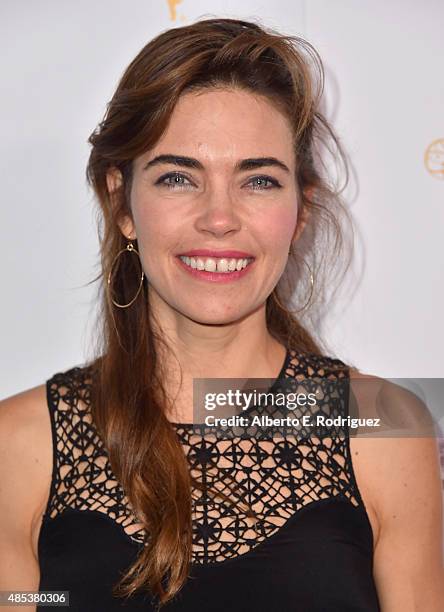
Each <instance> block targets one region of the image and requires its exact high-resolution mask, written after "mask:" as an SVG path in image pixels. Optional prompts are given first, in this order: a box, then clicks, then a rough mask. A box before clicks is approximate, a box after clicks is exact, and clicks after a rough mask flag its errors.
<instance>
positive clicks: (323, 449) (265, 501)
mask: <svg viewBox="0 0 444 612" xmlns="http://www.w3.org/2000/svg"><path fill="white" fill-rule="evenodd" d="M341 365H342V366H343V367H342V368H341V367H338V366H341ZM279 378H280V379H285V380H286V381H287V382H288V381H293V382H294V384H295V385H297V384H298V381H301V380H302V379H303V380H305V381H310V380H312V381H314V382H316V381H317V380H320V379H322V380H323V381H324V382H325V381H331V385H330V386H329V385H328V384H327V385H325V384H324V386H323V397H322V398H321V399H320V400H318V405H317V409H319V410H320V411H322V412H324V413H325V414H329V415H334V414H342V415H344V416H346V415H347V410H348V406H347V404H348V402H347V399H348V398H347V385H346V384H345V385H339V384H337V383H338V382H340V381H341V380H343V381H346V380H347V378H348V370H347V368H346V366H344V364H343V363H342V362H341V361H339V360H337V359H333V358H330V357H320V356H315V355H307V354H304V355H302V354H298V353H297V352H296V351H294V350H289V351H287V355H286V359H285V362H284V364H283V367H282V370H281V374H280V375H279ZM276 382H279V381H276ZM90 384H91V383H90V379H89V376H88V368H86V367H74V368H71V369H69V370H67V371H65V372H59V373H57V374H54V376H52V378H50V379H49V380H48V381H47V390H48V404H49V408H50V413H51V423H52V432H53V440H54V465H53V477H52V483H51V491H50V495H49V499H48V505H47V508H46V511H45V514H44V517H43V521H44V522H45V521H52V520H54V519H55V518H56V517H59V516H60V515H62V514H63V513H64V512H65V511H66V510H67V509H71V510H75V511H77V512H78V511H80V512H88V511H94V512H98V513H101V514H103V515H104V516H105V517H106V518H107V519H111V521H113V522H114V523H115V525H118V526H119V528H120V529H121V530H123V532H124V534H125V536H126V537H127V538H130V539H131V540H132V541H134V542H136V543H138V544H141V543H143V542H144V541H146V537H147V536H146V534H145V533H144V530H143V528H142V526H141V525H140V524H139V523H138V522H137V521H136V519H135V517H134V514H133V512H132V509H131V507H130V504H129V502H128V500H127V498H126V497H125V493H124V491H123V490H122V488H121V486H120V484H119V482H117V480H116V478H115V476H114V474H113V473H112V470H111V467H110V462H109V460H108V455H107V452H106V449H105V447H104V444H103V443H102V440H101V438H100V436H99V435H98V433H97V431H96V429H95V427H94V424H93V421H92V417H91V406H90V389H91V387H90ZM275 410H276V408H275ZM172 427H174V428H175V429H176V432H177V435H178V436H179V439H180V441H181V443H182V445H183V449H184V452H185V454H186V456H187V458H188V461H189V465H190V469H191V471H192V474H193V476H194V477H195V478H197V479H198V480H199V481H200V482H201V483H202V485H203V491H200V490H193V492H192V510H193V563H194V564H196V565H199V564H213V563H220V562H224V561H227V560H229V559H233V558H236V557H239V556H241V555H245V554H246V553H248V552H249V551H251V550H253V549H254V548H255V547H258V546H260V544H261V543H262V542H264V541H265V540H267V539H270V538H272V537H273V536H274V534H276V533H277V532H278V531H279V529H280V528H281V527H282V526H283V525H285V524H286V523H287V522H288V521H289V520H290V519H291V518H292V517H294V516H295V515H296V514H297V513H298V512H299V511H300V510H301V509H302V508H304V507H307V506H309V505H310V504H313V502H318V501H320V500H327V499H330V498H336V499H341V500H343V501H345V502H346V503H348V504H351V505H352V506H354V507H357V506H363V503H362V499H361V497H360V494H359V491H358V488H357V485H356V481H355V478H354V474H353V466H352V462H351V456H350V447H349V440H348V436H347V435H344V431H343V429H342V428H340V429H338V430H337V431H335V430H334V429H330V430H329V431H330V435H329V436H325V437H322V436H313V435H310V434H309V433H307V435H305V436H304V435H303V432H302V433H301V432H298V433H297V434H296V433H295V432H294V431H291V430H289V431H288V433H287V434H286V435H282V436H280V437H279V436H278V437H275V438H270V437H269V438H268V439H267V437H266V436H265V437H262V438H261V436H258V437H251V436H250V437H233V435H231V436H227V437H226V438H224V437H223V436H222V437H221V436H216V435H215V433H214V431H213V432H211V431H206V430H205V428H204V427H203V428H201V429H200V428H199V426H193V425H189V424H172ZM233 479H234V480H235V482H236V487H237V491H236V492H237V495H238V498H239V500H243V501H246V502H248V504H249V505H250V506H251V507H252V509H253V511H254V512H255V514H256V516H257V517H258V518H259V520H258V521H253V520H252V519H251V518H250V517H248V516H247V514H246V512H245V511H243V510H242V504H241V503H234V504H232V503H228V502H227V501H224V500H223V499H222V498H218V499H215V498H214V495H213V494H210V492H209V490H210V489H213V490H214V489H216V490H220V491H222V492H224V493H226V494H227V495H231V492H232V482H233Z"/></svg>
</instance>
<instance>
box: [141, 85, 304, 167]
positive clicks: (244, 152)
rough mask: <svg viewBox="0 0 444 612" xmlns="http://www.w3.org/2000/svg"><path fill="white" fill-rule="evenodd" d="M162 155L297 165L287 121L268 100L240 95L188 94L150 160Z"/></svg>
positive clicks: (226, 92)
mask: <svg viewBox="0 0 444 612" xmlns="http://www.w3.org/2000/svg"><path fill="white" fill-rule="evenodd" d="M164 150H166V151H170V150H172V151H174V152H175V153H183V154H191V153H193V154H194V155H195V156H196V157H201V158H207V161H208V162H211V159H212V158H213V159H214V160H215V161H216V160H217V161H218V162H223V161H224V160H225V161H226V162H227V163H233V162H235V161H237V159H239V158H242V157H258V156H262V155H263V156H275V157H279V158H284V159H285V161H286V162H287V164H288V165H291V164H292V163H293V155H294V151H293V133H292V129H291V125H290V122H289V120H288V119H287V117H285V116H284V115H283V113H281V112H280V111H279V110H278V109H277V108H276V107H275V106H274V105H273V104H272V103H271V102H270V101H269V100H267V99H266V98H264V97H262V96H258V95H255V94H253V93H250V92H246V91H243V90H239V89H209V90H201V91H198V92H187V93H185V94H183V95H182V96H181V97H180V98H179V101H178V102H177V104H176V106H175V108H174V111H173V113H172V115H171V119H170V122H169V124H168V126H167V129H166V130H165V132H164V134H163V135H162V137H161V138H160V140H159V141H158V143H157V144H156V145H155V147H153V149H152V150H151V151H150V155H149V156H152V155H153V154H157V153H161V152H163V151H164Z"/></svg>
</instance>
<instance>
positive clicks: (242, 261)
mask: <svg viewBox="0 0 444 612" xmlns="http://www.w3.org/2000/svg"><path fill="white" fill-rule="evenodd" d="M178 257H179V259H180V260H181V261H182V262H183V263H184V264H185V265H186V266H188V267H189V268H191V269H193V270H198V271H201V272H215V273H220V274H230V273H232V272H240V271H241V270H244V269H245V268H246V267H248V266H249V265H250V264H251V263H252V262H253V261H254V259H255V258H254V257H243V258H236V257H202V256H201V257H197V256H195V257H188V256H187V255H179V256H178Z"/></svg>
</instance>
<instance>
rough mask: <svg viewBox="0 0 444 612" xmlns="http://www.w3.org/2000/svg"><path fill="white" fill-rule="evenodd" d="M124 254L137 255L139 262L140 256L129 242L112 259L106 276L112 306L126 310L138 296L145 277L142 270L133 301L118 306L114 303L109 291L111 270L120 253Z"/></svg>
mask: <svg viewBox="0 0 444 612" xmlns="http://www.w3.org/2000/svg"><path fill="white" fill-rule="evenodd" d="M125 252H129V253H135V254H136V255H138V256H139V261H140V255H139V252H138V251H137V250H136V249H135V248H134V245H133V243H132V242H131V241H130V242H129V243H128V244H127V245H126V247H125V248H124V249H122V250H121V251H119V252H118V253H117V255H116V256H115V257H114V259H113V262H112V264H111V268H110V271H109V274H108V294H109V297H110V299H111V301H112V303H113V304H114V306H117V307H118V308H128V306H131V304H132V303H133V302H134V301H135V300H136V298H137V296H138V295H139V293H140V290H141V289H142V284H143V279H144V277H145V275H144V273H143V270H142V274H141V276H140V283H139V287H138V289H137V293H136V295H135V296H134V297H133V299H132V300H131V301H130V302H128V304H118V303H117V302H116V301H115V300H114V299H113V298H112V297H111V289H110V285H111V277H112V270H113V267H114V264H115V262H116V260H117V259H118V257H120V255H121V254H122V253H125ZM140 267H142V264H141V265H140Z"/></svg>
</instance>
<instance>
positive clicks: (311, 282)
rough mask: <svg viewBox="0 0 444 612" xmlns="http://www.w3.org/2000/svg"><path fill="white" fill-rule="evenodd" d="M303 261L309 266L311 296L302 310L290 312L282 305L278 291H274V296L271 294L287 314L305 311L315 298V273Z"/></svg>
mask: <svg viewBox="0 0 444 612" xmlns="http://www.w3.org/2000/svg"><path fill="white" fill-rule="evenodd" d="M289 254H290V251H289ZM301 261H302V262H303V263H304V264H305V265H306V266H307V268H308V270H309V272H310V295H309V296H308V300H307V301H306V302H305V304H304V305H303V306H302V308H299V309H298V310H289V309H288V308H287V307H286V306H284V305H283V304H282V302H281V301H280V299H279V298H278V295H277V292H276V291H273V292H272V294H271V295H272V296H273V299H274V300H275V301H276V303H277V304H278V306H280V307H281V308H282V310H286V311H287V312H291V313H297V312H301V311H302V310H305V308H307V306H308V305H309V303H310V302H311V298H312V297H313V291H314V276H313V272H312V271H311V268H310V266H309V265H308V263H307V262H306V261H305V259H301Z"/></svg>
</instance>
